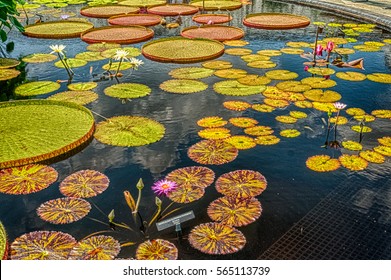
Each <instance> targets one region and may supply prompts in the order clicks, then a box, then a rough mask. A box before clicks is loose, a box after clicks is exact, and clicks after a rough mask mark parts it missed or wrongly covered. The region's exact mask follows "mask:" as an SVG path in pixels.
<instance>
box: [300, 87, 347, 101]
mask: <svg viewBox="0 0 391 280" xmlns="http://www.w3.org/2000/svg"><path fill="white" fill-rule="evenodd" d="M303 94H304V96H305V97H306V98H307V99H309V100H312V101H316V102H324V103H327V102H336V101H338V100H340V99H341V98H342V96H341V94H339V93H338V92H336V91H332V90H325V91H323V90H321V89H311V90H308V91H306V92H304V93H303Z"/></svg>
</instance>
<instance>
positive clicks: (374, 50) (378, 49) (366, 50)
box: [353, 45, 381, 52]
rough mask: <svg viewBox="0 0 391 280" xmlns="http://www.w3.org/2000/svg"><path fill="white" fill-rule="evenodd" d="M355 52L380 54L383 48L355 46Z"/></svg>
mask: <svg viewBox="0 0 391 280" xmlns="http://www.w3.org/2000/svg"><path fill="white" fill-rule="evenodd" d="M353 48H354V49H355V50H359V51H362V52H380V51H381V48H380V47H376V46H370V45H355V46H353Z"/></svg>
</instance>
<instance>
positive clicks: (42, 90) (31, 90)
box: [15, 81, 60, 96]
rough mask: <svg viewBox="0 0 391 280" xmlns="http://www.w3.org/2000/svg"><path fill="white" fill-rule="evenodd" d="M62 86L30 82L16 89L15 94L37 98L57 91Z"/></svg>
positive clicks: (54, 83) (52, 83)
mask: <svg viewBox="0 0 391 280" xmlns="http://www.w3.org/2000/svg"><path fill="white" fill-rule="evenodd" d="M59 88H60V84H59V83H56V82H51V81H39V82H29V83H25V84H22V85H19V86H17V87H16V88H15V94H16V95H19V96H37V95H43V94H47V93H50V92H53V91H56V90H58V89H59Z"/></svg>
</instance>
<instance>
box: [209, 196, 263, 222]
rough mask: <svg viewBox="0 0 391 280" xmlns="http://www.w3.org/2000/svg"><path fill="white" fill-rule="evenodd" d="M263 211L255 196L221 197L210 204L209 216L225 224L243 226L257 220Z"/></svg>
mask: <svg viewBox="0 0 391 280" xmlns="http://www.w3.org/2000/svg"><path fill="white" fill-rule="evenodd" d="M261 212H262V207H261V203H260V202H259V201H258V200H257V199H256V198H254V197H247V198H241V197H236V196H224V197H220V198H218V199H216V200H214V201H212V203H211V204H210V205H209V206H208V209H207V213H208V216H209V217H210V218H211V219H212V220H213V221H215V222H220V223H222V224H224V225H228V226H234V227H241V226H245V225H248V224H251V223H253V222H255V221H256V220H257V219H258V218H259V217H260V216H261Z"/></svg>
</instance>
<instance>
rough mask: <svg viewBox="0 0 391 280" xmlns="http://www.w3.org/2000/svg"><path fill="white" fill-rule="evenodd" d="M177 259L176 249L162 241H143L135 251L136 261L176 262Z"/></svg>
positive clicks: (167, 242)
mask: <svg viewBox="0 0 391 280" xmlns="http://www.w3.org/2000/svg"><path fill="white" fill-rule="evenodd" d="M177 258H178V249H177V247H176V246H175V245H174V244H173V243H171V242H169V241H167V240H163V239H153V240H147V241H144V242H143V243H141V244H140V245H139V246H138V247H137V250H136V259H137V260H176V259H177Z"/></svg>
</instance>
